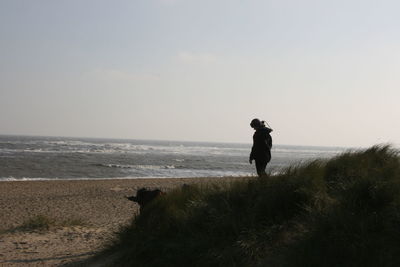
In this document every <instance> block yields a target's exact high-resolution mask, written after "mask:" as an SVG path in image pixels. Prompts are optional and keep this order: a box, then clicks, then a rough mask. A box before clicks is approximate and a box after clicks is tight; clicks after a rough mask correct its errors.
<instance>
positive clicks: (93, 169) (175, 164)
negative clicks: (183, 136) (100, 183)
mask: <svg viewBox="0 0 400 267" xmlns="http://www.w3.org/2000/svg"><path fill="white" fill-rule="evenodd" d="M250 150H251V144H250V143H249V144H236V143H206V142H178V141H151V140H126V139H98V138H66V137H36V136H35V137H34V136H7V135H0V181H14V180H17V181H18V180H55V179H64V180H65V179H71V180H73V179H116V178H126V179H129V178H173V177H176V178H179V177H182V178H183V177H187V178H190V177H226V176H252V175H255V166H254V163H253V165H250V164H249V162H248V158H249V153H250ZM344 150H345V149H344V148H339V147H309V146H288V145H274V147H273V149H272V160H271V162H270V163H269V165H268V167H267V172H270V173H273V174H274V173H279V172H280V171H282V170H283V169H284V168H285V167H287V166H289V165H291V164H295V163H299V162H303V161H308V160H311V159H315V158H330V157H333V156H335V155H337V154H338V153H341V152H343V151H344Z"/></svg>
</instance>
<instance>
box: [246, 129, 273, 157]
mask: <svg viewBox="0 0 400 267" xmlns="http://www.w3.org/2000/svg"><path fill="white" fill-rule="evenodd" d="M271 132H272V129H270V128H267V127H262V128H259V129H257V130H256V132H255V133H254V135H253V147H252V148H251V153H250V159H251V160H253V159H255V160H266V161H267V162H270V160H271V148H272V137H271V135H270V133H271Z"/></svg>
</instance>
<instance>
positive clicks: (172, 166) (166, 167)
mask: <svg viewBox="0 0 400 267" xmlns="http://www.w3.org/2000/svg"><path fill="white" fill-rule="evenodd" d="M98 166H102V167H108V168H122V169H175V166H174V165H128V164H125V165H124V164H98Z"/></svg>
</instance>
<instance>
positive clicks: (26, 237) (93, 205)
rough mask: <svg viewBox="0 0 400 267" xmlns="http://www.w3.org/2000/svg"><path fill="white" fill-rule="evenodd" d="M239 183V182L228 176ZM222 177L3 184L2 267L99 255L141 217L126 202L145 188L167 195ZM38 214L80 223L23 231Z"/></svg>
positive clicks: (0, 188)
mask: <svg viewBox="0 0 400 267" xmlns="http://www.w3.org/2000/svg"><path fill="white" fill-rule="evenodd" d="M224 179H232V180H233V179H234V178H224ZM216 180H222V179H221V178H179V179H178V178H176V179H165V178H163V179H126V180H111V179H109V180H75V181H74V180H64V181H15V182H14V181H13V182H1V183H0V222H1V224H0V266H60V265H65V264H69V263H71V262H76V261H81V260H84V259H86V258H89V257H90V256H92V255H94V254H95V253H96V251H98V250H100V249H101V248H102V247H103V246H104V245H105V244H106V243H107V242H109V240H111V239H112V238H113V237H114V233H115V232H116V231H118V229H119V228H120V227H122V226H124V225H127V224H128V223H129V222H130V220H132V218H133V217H134V214H137V212H138V210H139V206H138V205H137V204H136V203H133V202H131V201H128V200H126V199H125V198H124V196H126V195H134V194H136V190H137V189H140V188H142V187H147V188H159V189H161V190H163V191H168V190H171V189H173V188H174V187H177V186H181V185H183V184H185V183H186V184H191V183H203V182H210V181H216ZM35 216H45V217H46V218H51V219H53V220H55V221H57V222H62V221H66V220H70V221H78V222H79V223H78V224H77V225H73V226H59V227H52V228H51V229H50V230H46V231H22V230H19V227H20V226H21V225H22V224H24V223H25V222H26V221H28V220H29V219H32V218H34V217H35Z"/></svg>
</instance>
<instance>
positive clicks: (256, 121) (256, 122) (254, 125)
mask: <svg viewBox="0 0 400 267" xmlns="http://www.w3.org/2000/svg"><path fill="white" fill-rule="evenodd" d="M250 126H251V128H253V129H258V128H260V127H262V122H261V121H260V120H259V119H253V120H252V121H251V122H250Z"/></svg>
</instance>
